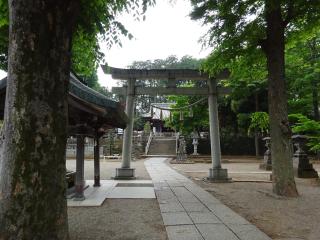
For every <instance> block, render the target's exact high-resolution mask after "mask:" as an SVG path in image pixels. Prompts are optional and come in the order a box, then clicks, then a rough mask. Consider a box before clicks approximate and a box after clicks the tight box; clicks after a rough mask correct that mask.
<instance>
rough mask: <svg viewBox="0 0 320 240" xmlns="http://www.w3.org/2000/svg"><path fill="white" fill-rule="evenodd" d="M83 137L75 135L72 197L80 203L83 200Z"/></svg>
mask: <svg viewBox="0 0 320 240" xmlns="http://www.w3.org/2000/svg"><path fill="white" fill-rule="evenodd" d="M84 138H85V136H84V135H77V153H76V184H75V187H76V193H75V195H74V200H75V201H82V200H84V199H85V197H84V194H83V191H84V185H85V181H84Z"/></svg>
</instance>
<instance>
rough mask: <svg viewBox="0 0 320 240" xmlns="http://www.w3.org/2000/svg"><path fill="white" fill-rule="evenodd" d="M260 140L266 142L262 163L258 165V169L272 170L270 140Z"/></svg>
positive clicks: (267, 138)
mask: <svg viewBox="0 0 320 240" xmlns="http://www.w3.org/2000/svg"><path fill="white" fill-rule="evenodd" d="M262 140H264V141H265V142H266V144H265V146H266V148H267V150H266V152H265V153H264V156H263V163H261V164H260V169H264V170H272V158H271V138H270V137H265V138H263V139H262Z"/></svg>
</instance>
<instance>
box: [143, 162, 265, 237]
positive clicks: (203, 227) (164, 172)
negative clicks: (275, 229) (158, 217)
mask: <svg viewBox="0 0 320 240" xmlns="http://www.w3.org/2000/svg"><path fill="white" fill-rule="evenodd" d="M165 160H166V158H150V159H148V160H146V161H145V166H146V168H147V171H148V172H149V174H150V176H151V178H152V180H153V183H154V189H155V192H156V195H157V199H158V202H159V205H160V210H161V214H162V218H163V221H164V224H165V226H166V230H167V234H168V237H169V240H270V239H271V238H269V237H268V236H267V235H266V234H265V233H263V232H261V231H260V230H259V229H258V228H257V227H255V226H254V225H252V224H251V223H250V222H248V221H247V220H245V219H244V218H242V217H241V216H239V215H238V214H237V213H235V212H234V211H232V210H231V209H230V208H228V207H227V206H225V205H224V204H222V203H221V202H220V201H219V200H218V199H216V198H215V197H213V196H212V195H211V194H210V193H208V192H206V191H205V190H203V189H202V188H201V187H199V186H198V185H196V184H195V183H193V182H192V181H191V180H190V179H188V178H186V177H185V176H183V175H181V174H179V173H177V172H176V171H175V170H173V169H172V168H170V167H169V166H168V165H167V164H165Z"/></svg>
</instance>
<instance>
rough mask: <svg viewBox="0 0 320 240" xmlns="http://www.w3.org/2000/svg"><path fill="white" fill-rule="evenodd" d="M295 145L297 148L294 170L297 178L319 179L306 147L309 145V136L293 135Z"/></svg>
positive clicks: (294, 156)
mask: <svg viewBox="0 0 320 240" xmlns="http://www.w3.org/2000/svg"><path fill="white" fill-rule="evenodd" d="M292 140H293V144H294V146H295V147H296V151H295V153H294V154H293V159H292V160H293V168H294V173H295V176H296V177H299V178H318V177H319V176H318V173H317V171H316V170H314V168H313V166H312V164H311V163H309V158H308V155H307V154H306V152H305V151H304V147H305V145H306V143H307V140H308V138H307V136H305V135H293V136H292Z"/></svg>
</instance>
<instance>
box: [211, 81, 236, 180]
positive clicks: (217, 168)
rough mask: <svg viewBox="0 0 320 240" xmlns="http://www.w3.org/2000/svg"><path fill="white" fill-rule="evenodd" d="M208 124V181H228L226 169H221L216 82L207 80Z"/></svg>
mask: <svg viewBox="0 0 320 240" xmlns="http://www.w3.org/2000/svg"><path fill="white" fill-rule="evenodd" d="M208 85H209V97H208V104H209V123H210V146H211V161H212V168H210V169H209V176H208V178H207V179H208V180H209V181H212V182H225V181H229V180H230V179H229V178H228V171H227V169H223V168H221V149H220V134H219V118H218V96H217V81H216V79H209V80H208Z"/></svg>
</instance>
